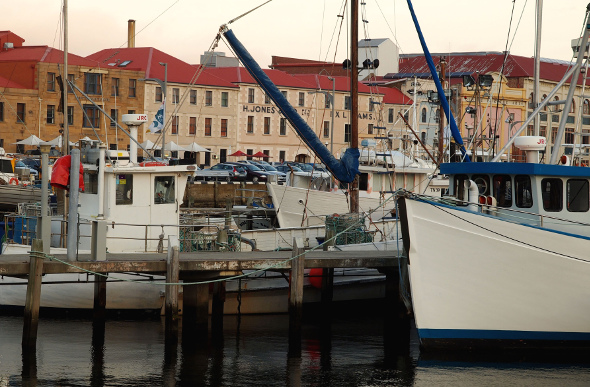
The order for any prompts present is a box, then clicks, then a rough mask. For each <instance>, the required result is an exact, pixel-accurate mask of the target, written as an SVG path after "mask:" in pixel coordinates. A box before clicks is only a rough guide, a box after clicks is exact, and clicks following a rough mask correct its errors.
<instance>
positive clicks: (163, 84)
mask: <svg viewBox="0 0 590 387" xmlns="http://www.w3.org/2000/svg"><path fill="white" fill-rule="evenodd" d="M159 64H160V66H164V81H162V80H161V79H158V78H141V79H139V80H140V81H153V82H156V83H157V84H158V85H160V87H161V88H162V94H163V95H164V114H163V116H164V118H163V121H164V128H163V129H162V158H164V159H165V158H166V96H167V94H168V93H167V87H168V63H164V62H159Z"/></svg>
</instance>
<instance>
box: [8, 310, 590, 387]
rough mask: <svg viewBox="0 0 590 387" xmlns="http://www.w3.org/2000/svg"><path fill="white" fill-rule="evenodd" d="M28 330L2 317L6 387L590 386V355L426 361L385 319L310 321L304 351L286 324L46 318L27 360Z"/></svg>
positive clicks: (428, 356)
mask: <svg viewBox="0 0 590 387" xmlns="http://www.w3.org/2000/svg"><path fill="white" fill-rule="evenodd" d="M22 321H23V320H22V317H0V327H1V329H0V386H5V385H6V386H8V385H24V386H36V385H91V386H153V385H164V386H238V387H239V386H252V385H256V386H294V387H295V386H310V385H311V386H319V387H323V386H336V385H355V386H381V385H396V386H431V385H445V384H448V385H454V386H456V385H465V386H471V385H481V384H495V385H504V384H527V385H533V384H534V385H537V384H540V385H542V384H546V383H543V381H545V382H546V381H548V380H549V381H551V384H559V385H568V386H576V385H585V384H587V381H588V380H590V367H589V363H588V362H589V360H588V356H587V354H586V355H583V354H582V355H580V354H579V355H578V356H577V357H576V358H574V359H572V358H567V359H566V358H563V357H560V358H552V357H548V356H546V354H543V353H542V352H541V353H538V354H537V356H531V355H529V356H528V357H522V356H520V357H515V356H513V354H512V353H510V352H506V353H500V354H495V355H494V356H490V355H481V354H479V355H478V354H472V353H448V352H443V353H432V352H429V353H422V354H420V352H419V348H418V339H417V337H416V333H415V330H410V331H409V332H410V334H409V335H408V334H406V335H404V334H403V333H404V331H403V330H400V327H396V329H391V327H392V325H390V324H391V322H387V321H386V320H384V319H383V318H382V317H380V316H359V317H357V318H350V317H347V318H341V317H333V321H332V324H331V325H327V324H322V322H321V319H319V320H318V321H304V324H303V329H302V332H301V343H300V345H299V346H292V345H290V343H289V329H288V316H243V317H242V318H241V320H239V321H238V319H237V318H236V317H233V316H226V317H225V318H224V321H223V330H221V331H220V332H217V333H216V334H209V335H190V334H189V335H183V334H182V329H183V328H182V326H180V327H179V332H178V335H177V336H176V337H178V338H180V339H174V338H173V337H170V336H168V335H166V331H165V329H164V322H163V320H161V319H160V318H159V317H158V318H152V319H147V320H145V319H144V320H107V321H102V322H94V323H93V322H92V321H90V320H75V319H67V318H66V319H43V318H42V319H41V320H40V324H39V332H38V340H37V348H36V351H33V352H29V351H23V350H22V347H21V338H22ZM238 328H239V329H238ZM187 337H190V339H186V338H187ZM297 347H298V348H297ZM533 382H534V383H533Z"/></svg>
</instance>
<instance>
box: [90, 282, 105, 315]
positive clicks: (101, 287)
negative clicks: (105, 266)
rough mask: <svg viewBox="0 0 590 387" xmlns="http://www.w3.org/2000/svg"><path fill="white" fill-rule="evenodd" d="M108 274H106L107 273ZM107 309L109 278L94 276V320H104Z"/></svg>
mask: <svg viewBox="0 0 590 387" xmlns="http://www.w3.org/2000/svg"><path fill="white" fill-rule="evenodd" d="M105 274H106V273H105ZM106 309H107V277H104V276H102V275H96V274H95V275H94V311H93V314H94V319H95V320H104V319H105V318H106Z"/></svg>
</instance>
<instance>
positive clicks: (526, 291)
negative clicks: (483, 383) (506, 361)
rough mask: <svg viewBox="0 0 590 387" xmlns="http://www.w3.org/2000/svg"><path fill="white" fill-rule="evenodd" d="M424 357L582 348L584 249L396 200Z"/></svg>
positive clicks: (589, 316) (586, 290)
mask: <svg viewBox="0 0 590 387" xmlns="http://www.w3.org/2000/svg"><path fill="white" fill-rule="evenodd" d="M400 216H401V220H402V228H403V230H404V231H403V234H404V246H405V248H406V250H407V251H408V255H409V273H410V285H411V292H412V304H413V310H414V315H415V320H416V327H417V329H418V334H419V336H420V341H421V344H422V346H423V347H448V346H460V347H466V346H468V347H474V346H476V347H477V346H489V345H491V346H501V347H514V346H521V347H527V346H528V347H532V346H572V347H575V346H580V345H583V346H590V282H589V279H590V262H589V261H588V260H587V258H586V257H587V252H588V250H589V249H590V240H588V239H587V238H583V237H577V236H574V235H571V234H566V233H560V232H553V231H550V230H546V229H542V228H537V227H530V226H526V225H523V224H516V223H511V222H506V221H503V220H501V219H498V218H495V217H492V216H489V215H485V214H481V213H473V212H470V211H466V210H463V209H461V208H457V207H450V206H445V205H441V204H435V203H431V202H426V201H420V200H414V199H405V198H403V199H401V200H400Z"/></svg>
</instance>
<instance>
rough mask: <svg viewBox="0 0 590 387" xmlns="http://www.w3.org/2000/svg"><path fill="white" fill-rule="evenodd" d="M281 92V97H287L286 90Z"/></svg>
mask: <svg viewBox="0 0 590 387" xmlns="http://www.w3.org/2000/svg"><path fill="white" fill-rule="evenodd" d="M281 94H283V97H285V99H288V98H287V90H281Z"/></svg>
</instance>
